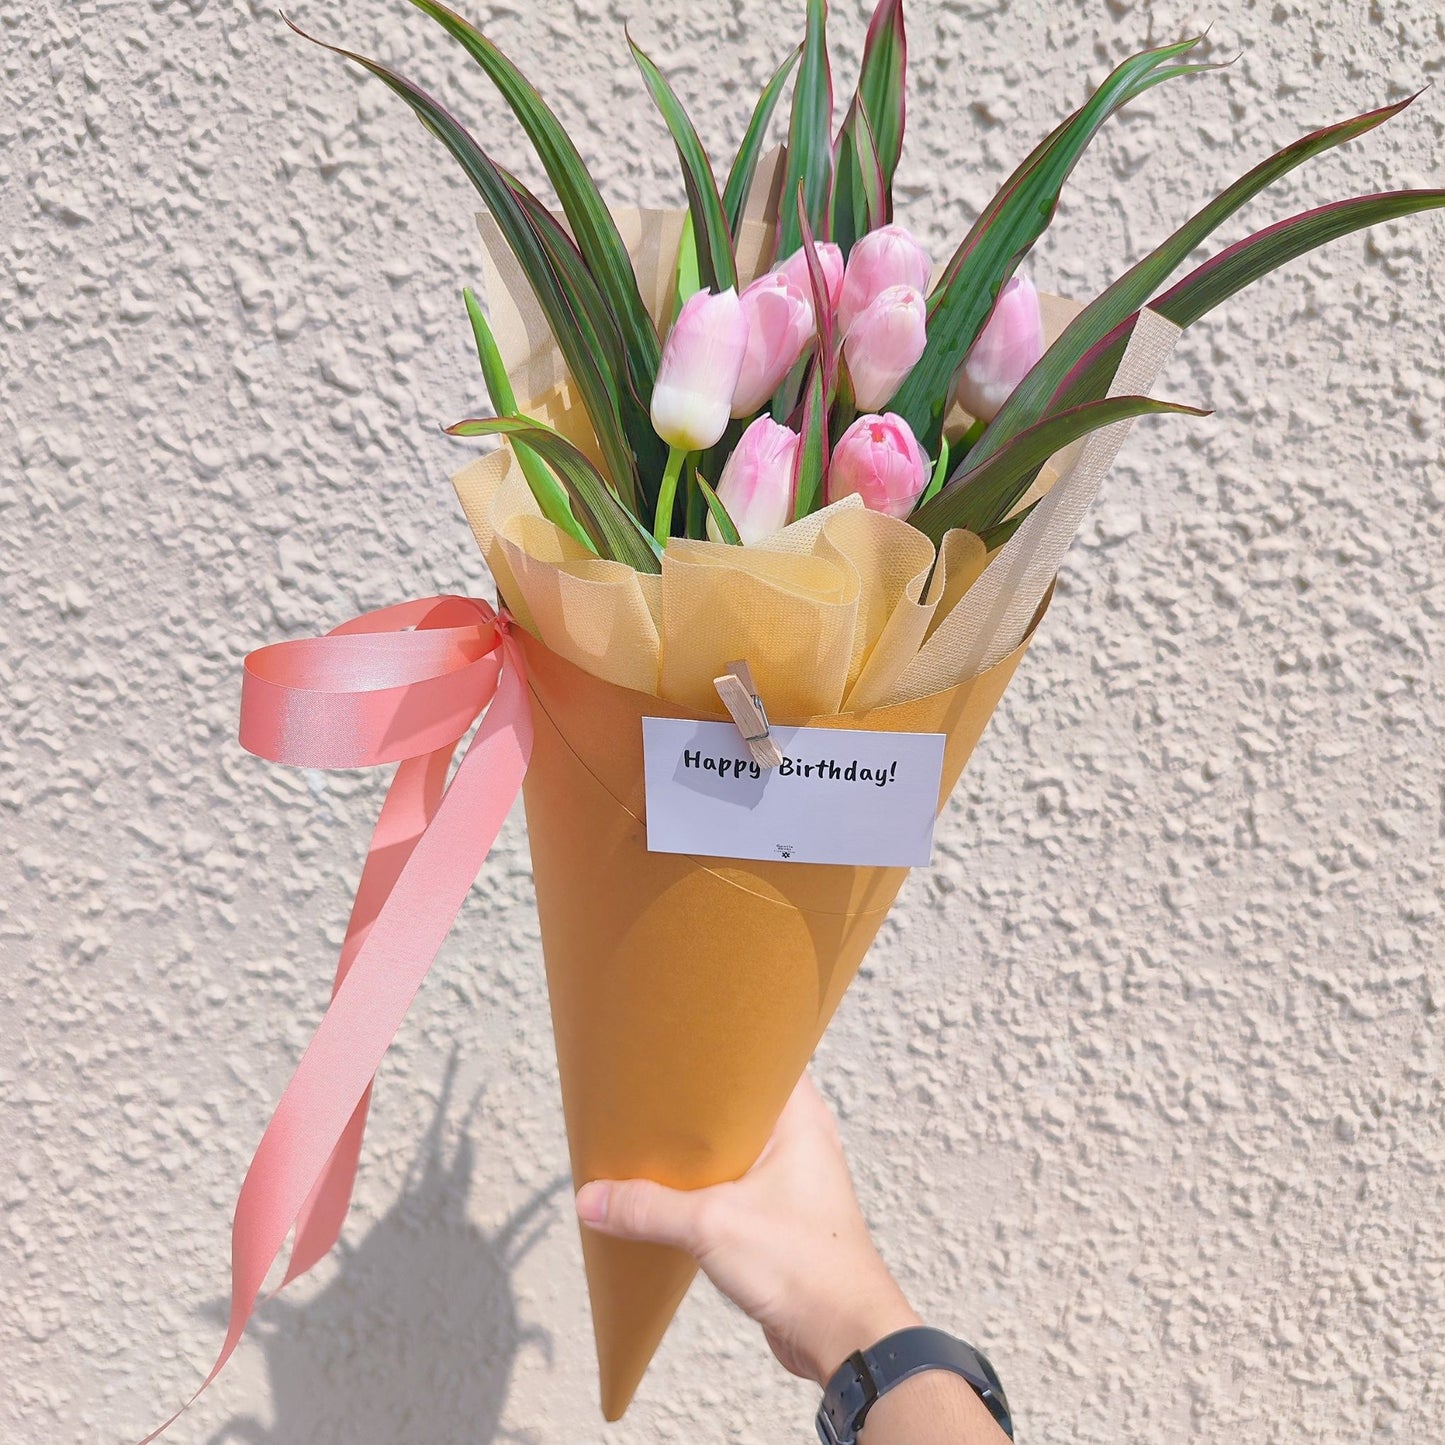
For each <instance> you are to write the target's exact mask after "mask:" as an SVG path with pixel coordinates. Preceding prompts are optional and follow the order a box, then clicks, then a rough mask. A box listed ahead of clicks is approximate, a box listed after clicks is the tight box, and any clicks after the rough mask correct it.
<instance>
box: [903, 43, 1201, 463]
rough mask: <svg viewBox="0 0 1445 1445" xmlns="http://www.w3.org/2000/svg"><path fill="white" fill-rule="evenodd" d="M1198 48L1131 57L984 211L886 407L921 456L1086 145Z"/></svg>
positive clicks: (937, 294)
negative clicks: (918, 353) (923, 341)
mask: <svg viewBox="0 0 1445 1445" xmlns="http://www.w3.org/2000/svg"><path fill="white" fill-rule="evenodd" d="M1198 43H1199V42H1198V40H1197V39H1194V40H1185V41H1181V42H1180V43H1178V44H1176V45H1166V46H1163V47H1161V48H1159V49H1156V50H1146V51H1144V52H1142V53H1141V54H1139V55H1135V56H1131V57H1130V58H1129V59H1128V60H1126V61H1125V62H1124V63H1123V64H1122V65H1121V66H1119V67H1118V68H1117V69H1116V70H1115V71H1114V72H1113V74H1112V75H1110V76H1109V77H1108V79H1107V80H1105V81H1104V83H1103V84H1102V85H1101V86H1100V87H1099V88H1098V90H1096V91H1095V92H1094V94H1093V95H1092V96H1091V97H1090V98H1089V100H1088V101H1087V102H1086V103H1085V104H1084V105H1083V106H1082V107H1081V108H1080V109H1079V110H1077V111H1076V112H1075V113H1074V114H1073V115H1071V116H1070V117H1069V118H1068V119H1067V120H1066V121H1064V122H1063V124H1061V125H1060V126H1058V127H1057V128H1056V129H1055V130H1054V131H1053V133H1052V134H1051V135H1049V136H1047V137H1046V138H1045V139H1044V140H1043V141H1042V142H1041V143H1040V144H1039V145H1038V146H1036V147H1035V148H1034V150H1033V152H1032V153H1031V154H1030V155H1029V156H1028V157H1027V158H1026V159H1025V160H1024V161H1023V163H1022V164H1021V165H1020V166H1019V167H1018V169H1017V170H1016V171H1014V173H1013V175H1012V176H1010V177H1009V179H1008V181H1007V182H1006V183H1005V184H1004V187H1003V189H1002V190H1000V191H999V193H998V194H997V195H996V196H995V197H994V198H993V200H992V201H990V202H989V204H988V205H987V206H985V207H984V210H983V213H982V214H981V215H980V216H979V218H978V220H977V221H975V222H974V224H973V226H972V228H971V229H970V230H969V233H968V235H967V236H965V237H964V239H963V243H962V244H961V245H960V246H959V248H958V250H957V251H956V252H955V253H954V255H953V257H952V259H951V260H950V261H949V263H948V266H947V267H946V269H945V270H944V273H943V275H942V277H940V279H939V283H938V285H937V287H936V288H935V289H934V292H933V296H932V298H931V299H930V303H929V319H928V345H927V346H926V347H925V349H924V352H923V355H922V357H921V358H920V359H919V362H918V365H917V366H915V367H914V368H913V370H912V371H911V372H910V373H909V376H908V379H907V380H906V381H905V382H904V383H903V385H902V387H900V388H899V391H898V394H897V396H895V397H894V398H893V401H892V403H891V408H890V409H891V410H893V411H895V412H898V413H899V414H900V415H901V416H902V417H903V419H904V420H905V421H906V422H907V423H908V424H909V426H911V427H912V428H913V434H914V436H916V437H917V438H918V441H919V444H920V445H921V446H922V447H923V449H924V450H925V451H928V452H932V451H933V450H934V448H935V447H936V446H937V444H938V437H939V435H940V433H941V431H942V428H943V414H944V412H945V411H946V410H947V409H948V400H949V396H950V395H951V392H952V388H953V378H954V375H955V373H956V372H957V371H958V368H959V367H960V366H961V365H962V364H963V359H964V357H965V356H966V355H967V354H968V349H969V347H971V346H972V345H973V343H974V341H975V340H976V339H977V337H978V333H979V332H980V331H981V330H982V329H983V324H984V322H985V321H986V320H987V319H988V314H989V312H990V311H991V310H992V309H993V303H994V301H995V299H996V298H997V296H998V293H999V291H1000V290H1001V289H1002V287H1003V284H1004V282H1005V281H1007V280H1008V278H1009V277H1010V276H1011V275H1012V274H1013V272H1014V269H1015V267H1016V266H1017V265H1018V263H1019V261H1020V260H1021V259H1022V258H1023V256H1024V255H1025V254H1026V252H1027V251H1028V249H1029V247H1030V246H1032V245H1033V243H1034V242H1035V241H1036V240H1038V238H1039V237H1040V236H1041V235H1042V234H1043V232H1044V230H1045V229H1046V228H1047V226H1048V224H1049V221H1050V220H1051V219H1052V218H1053V214H1054V208H1055V206H1056V205H1057V204H1058V199H1059V194H1060V192H1061V191H1062V190H1063V187H1064V182H1065V181H1066V180H1067V179H1068V177H1069V174H1070V172H1071V171H1072V170H1073V168H1074V166H1075V164H1076V163H1077V162H1078V160H1079V157H1080V156H1082V155H1083V153H1084V151H1085V149H1086V148H1087V147H1088V145H1089V142H1090V141H1091V140H1093V138H1094V137H1095V136H1096V135H1097V134H1098V133H1099V131H1100V129H1102V127H1103V126H1104V124H1105V122H1106V121H1107V120H1108V119H1109V117H1110V116H1111V115H1113V114H1114V113H1115V112H1116V111H1117V110H1119V109H1120V107H1121V106H1124V105H1126V104H1127V103H1128V102H1129V101H1130V100H1133V99H1134V98H1135V97H1136V96H1138V95H1140V94H1142V93H1143V91H1145V90H1147V89H1148V88H1149V86H1150V85H1151V84H1154V83H1157V81H1158V80H1159V79H1161V78H1162V73H1167V74H1171V75H1178V74H1183V73H1191V72H1192V71H1193V70H1195V69H1198V68H1199V67H1195V66H1175V65H1173V64H1172V62H1173V61H1175V60H1176V59H1177V58H1178V57H1179V56H1181V55H1183V54H1185V53H1186V52H1187V51H1189V50H1190V49H1192V48H1193V47H1194V46H1195V45H1197V44H1198ZM1166 67H1167V68H1168V69H1167V71H1166ZM1151 77H1152V79H1151Z"/></svg>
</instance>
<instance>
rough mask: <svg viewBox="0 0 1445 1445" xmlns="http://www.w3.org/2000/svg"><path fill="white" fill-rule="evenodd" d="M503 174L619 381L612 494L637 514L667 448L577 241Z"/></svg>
mask: <svg viewBox="0 0 1445 1445" xmlns="http://www.w3.org/2000/svg"><path fill="white" fill-rule="evenodd" d="M503 175H505V176H506V177H507V180H508V182H509V183H510V184H511V187H512V191H513V193H514V194H515V195H516V197H517V201H518V203H519V204H520V205H521V206H522V209H523V210H524V211H525V212H526V214H527V219H528V220H529V221H531V223H532V228H533V230H534V231H535V232H536V233H537V239H538V240H539V241H541V243H542V246H543V249H544V250H545V251H546V253H547V258H548V260H550V261H551V263H552V270H553V272H554V273H555V274H556V277H557V281H558V284H559V285H560V286H561V287H562V289H563V291H564V293H565V294H566V297H567V300H568V303H569V305H570V306H571V308H572V314H573V316H574V317H575V318H576V323H577V328H578V330H579V332H580V333H581V338H582V344H583V345H584V346H585V347H587V348H589V349H590V350H592V351H593V352H594V354H595V355H597V356H599V357H602V358H604V359H605V362H606V365H607V368H608V370H609V372H610V374H611V375H613V376H615V377H616V378H617V387H616V400H617V414H618V418H619V420H620V421H621V423H622V431H623V436H624V438H625V442H626V447H627V471H625V472H623V473H622V474H621V475H620V476H619V479H618V485H617V486H616V487H615V488H614V490H616V491H617V493H618V495H619V496H621V497H622V498H623V500H624V501H625V502H626V503H627V504H628V505H629V506H631V507H632V508H633V509H634V510H640V509H642V508H643V507H645V506H646V505H647V500H646V499H648V498H650V496H651V492H650V490H649V487H648V485H647V480H646V479H648V478H651V477H654V476H656V475H657V474H658V473H659V472H660V471H661V469H662V464H663V462H664V461H665V460H666V458H667V447H666V446H665V445H664V443H663V441H662V438H661V437H659V436H658V434H657V432H656V431H655V430H654V429H653V426H652V418H651V417H650V416H649V415H648V411H647V407H646V406H645V405H644V404H643V402H642V401H641V399H640V398H639V397H638V395H637V392H636V390H635V389H634V388H633V386H632V382H631V378H630V377H629V376H628V374H627V364H626V361H625V360H624V358H623V354H622V340H621V338H620V337H619V336H618V334H617V327H616V325H615V324H614V322H613V320H612V315H611V313H610V312H609V311H608V309H607V302H606V301H605V300H604V299H603V296H602V293H601V291H599V290H598V288H597V285H596V282H594V281H593V279H592V273H591V272H590V271H588V269H587V263H586V262H585V261H584V260H583V259H582V253H581V252H580V251H579V250H578V249H577V245H576V243H575V242H574V241H573V240H572V238H571V237H570V236H569V235H568V234H567V232H566V231H564V230H563V229H562V227H561V225H560V223H559V222H558V220H557V218H556V217H555V216H554V215H553V214H552V213H551V211H549V210H548V209H547V208H546V206H544V205H543V204H542V203H541V201H539V200H538V199H537V197H536V196H534V195H533V194H532V193H531V191H529V190H528V189H527V188H526V187H525V186H524V185H523V184H522V183H521V182H520V181H519V180H517V178H516V177H515V176H512V175H509V174H508V173H507V172H505V171H503ZM609 465H613V466H615V465H616V462H615V461H610V462H609Z"/></svg>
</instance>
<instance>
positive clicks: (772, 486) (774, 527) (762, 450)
mask: <svg viewBox="0 0 1445 1445" xmlns="http://www.w3.org/2000/svg"><path fill="white" fill-rule="evenodd" d="M802 440H803V439H802V438H801V437H800V436H799V435H798V433H797V432H795V431H792V430H790V429H789V428H788V427H785V426H783V425H781V424H780V423H778V422H775V421H774V420H773V419H772V417H770V416H760V417H759V418H758V419H757V420H756V421H755V422H753V424H752V425H751V426H750V427H749V428H748V429H747V430H746V431H745V432H744V433H743V434H742V436H741V438H739V440H738V444H737V446H736V447H734V448H733V454H732V455H731V456H730V457H729V458H728V459H727V465H726V466H725V467H723V471H722V477H721V478H720V479H719V481H718V484H717V494H718V499H719V500H720V501H721V502H722V504H723V506H725V507H726V508H727V511H728V516H730V517H731V518H732V519H733V525H734V526H735V527H736V528H737V529H738V536H739V537H741V538H742V540H743V543H744V544H745V545H746V544H747V543H750V542H760V541H762V539H763V538H764V537H771V536H772V535H773V533H774V532H777V531H781V530H782V528H784V527H786V526H787V525H788V523H789V522H791V521H792V520H793V469H794V467H795V466H796V465H797V460H798V447H799V446H800V445H801V444H802ZM707 531H708V536H710V537H711V538H712V539H713V541H715V542H721V541H722V534H721V533H720V532H719V531H718V529H717V523H716V522H714V521H713V519H712V516H711V514H709V515H708V519H707Z"/></svg>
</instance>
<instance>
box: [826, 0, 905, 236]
mask: <svg viewBox="0 0 1445 1445" xmlns="http://www.w3.org/2000/svg"><path fill="white" fill-rule="evenodd" d="M907 73H908V38H907V36H906V34H905V33H904V28H903V0H878V6H877V8H876V9H875V10H874V11H873V18H872V19H871V20H870V21H869V22H868V35H867V38H866V39H865V40H864V42H863V69H862V72H861V73H860V75H859V77H858V99H859V101H860V102H861V104H862V106H863V110H864V112H865V113H866V114H867V116H868V125H869V128H870V129H871V130H872V132H873V142H874V146H875V149H876V151H877V155H878V168H879V170H880V171H881V172H882V174H883V197H884V216H883V219H884V220H885V221H891V220H892V219H893V173H894V172H895V171H896V170H897V169H898V158H899V156H901V155H902V154H903V124H904V120H905V117H906V109H907V107H906V103H905V99H904V91H905V83H906V78H907ZM834 239H835V240H836V239H837V238H836V237H834Z"/></svg>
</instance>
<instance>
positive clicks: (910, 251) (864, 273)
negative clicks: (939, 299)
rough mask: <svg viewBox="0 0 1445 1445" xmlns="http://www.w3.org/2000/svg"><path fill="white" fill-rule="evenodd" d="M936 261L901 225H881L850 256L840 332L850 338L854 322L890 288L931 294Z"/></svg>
mask: <svg viewBox="0 0 1445 1445" xmlns="http://www.w3.org/2000/svg"><path fill="white" fill-rule="evenodd" d="M932 275H933V262H932V261H930V260H929V259H928V252H927V251H925V250H924V249H923V247H922V246H920V245H919V244H918V242H917V241H915V240H914V239H913V237H912V235H910V234H909V232H907V231H905V230H904V229H903V227H902V226H880V227H879V228H878V229H877V230H876V231H869V232H868V234H867V235H866V236H860V237H859V238H858V240H857V242H856V243H855V244H854V246H853V249H852V250H851V251H850V252H849V253H848V268H847V270H845V271H844V272H843V290H842V292H841V294H840V295H839V297H838V333H839V335H841V336H847V334H848V328H849V327H850V326H852V324H853V322H854V319H855V318H856V317H857V316H858V315H859V314H860V313H862V312H863V311H864V310H866V309H867V307H868V303H869V302H870V301H872V300H873V298H874V297H875V296H876V295H877V294H878V293H879V292H880V291H886V290H887V289H888V287H890V286H912V287H913V289H914V290H915V291H921V292H923V293H924V295H927V294H928V282H929V279H930V278H931V277H932Z"/></svg>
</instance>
